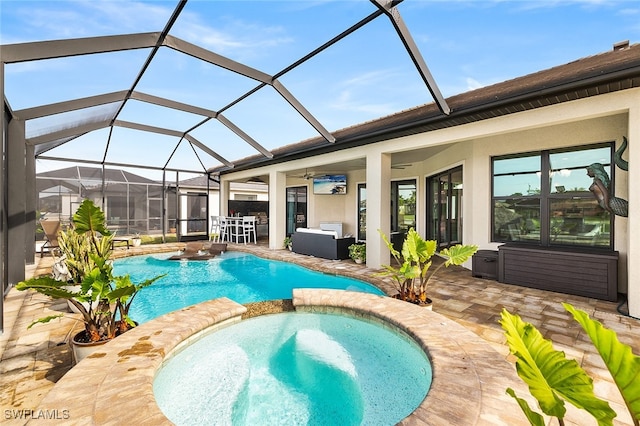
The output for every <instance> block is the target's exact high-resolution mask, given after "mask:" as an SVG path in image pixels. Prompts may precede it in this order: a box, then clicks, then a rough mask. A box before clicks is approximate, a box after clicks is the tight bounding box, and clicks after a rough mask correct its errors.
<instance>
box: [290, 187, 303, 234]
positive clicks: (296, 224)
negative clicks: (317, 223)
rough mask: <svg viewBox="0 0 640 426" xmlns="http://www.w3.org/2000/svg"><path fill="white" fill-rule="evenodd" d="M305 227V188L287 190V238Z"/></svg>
mask: <svg viewBox="0 0 640 426" xmlns="http://www.w3.org/2000/svg"><path fill="white" fill-rule="evenodd" d="M306 227H307V187H306V186H296V187H291V188H287V236H289V235H291V234H293V233H294V232H295V231H296V228H306Z"/></svg>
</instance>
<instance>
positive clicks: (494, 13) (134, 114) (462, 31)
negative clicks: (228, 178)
mask: <svg viewBox="0 0 640 426" xmlns="http://www.w3.org/2000/svg"><path fill="white" fill-rule="evenodd" d="M176 4H177V1H174V0H171V1H169V0H163V1H125V0H117V1H107V0H97V1H96V0H87V1H84V0H80V1H56V0H48V1H43V2H40V1H29V0H25V1H14V0H0V43H1V44H3V45H4V44H13V43H23V42H32V41H43V40H55V39H65V38H81V37H96V36H105V35H116V34H132V33H142V32H159V31H161V30H162V29H163V28H164V26H165V24H166V22H167V20H168V18H169V16H170V15H171V13H172V12H173V10H174V9H175V7H176ZM375 10H376V9H375V7H374V6H373V5H372V4H371V2H369V1H366V0H350V1H349V0H346V1H345V0H342V1H323V0H288V1H286V0H282V1H270V0H262V1H243V0H234V1H224V0H219V1H218V0H210V1H206V0H199V1H195V0H190V1H189V2H188V3H187V6H186V7H185V9H184V10H183V12H182V13H181V15H180V17H179V18H178V20H177V22H176V24H175V25H174V27H173V28H172V30H171V31H170V34H171V35H173V36H175V37H178V38H180V39H182V40H185V41H187V42H189V43H193V44H196V45H199V46H201V47H203V48H205V49H207V50H210V51H212V52H214V53H217V54H219V55H222V56H225V57H227V58H230V59H233V60H235V61H238V62H242V63H244V64H246V65H248V66H250V67H253V68H255V69H258V70H260V71H262V72H265V73H267V74H270V75H273V74H276V73H278V72H280V71H282V70H284V69H285V68H286V67H287V66H288V65H289V64H291V63H293V62H294V61H296V60H298V59H300V58H302V57H304V56H305V55H306V54H308V53H309V52H311V51H312V50H314V49H315V48H317V47H319V46H321V45H322V44H323V43H325V42H327V41H328V40H330V39H331V38H333V37H334V36H335V35H337V34H338V33H340V32H342V31H344V30H345V29H347V28H349V27H350V26H351V25H353V24H355V23H356V22H358V21H360V20H361V19H363V18H364V17H365V16H367V15H369V14H371V13H372V12H374V11H375ZM398 10H399V11H400V15H401V16H402V19H403V20H404V22H405V23H406V25H407V27H408V29H409V31H410V32H411V34H412V36H413V38H414V40H415V42H416V44H417V46H418V48H419V50H420V52H421V54H422V57H423V58H424V60H425V62H426V63H427V66H428V67H429V69H430V71H431V74H432V75H433V78H434V80H435V82H436V84H437V86H438V88H439V89H440V91H441V92H442V93H443V95H444V96H445V97H449V96H452V95H455V94H458V93H462V92H466V91H469V90H474V89H478V88H481V87H484V86H488V85H491V84H495V83H499V82H503V81H506V80H510V79H513V78H516V77H519V76H524V75H527V74H530V73H533V72H537V71H541V70H544V69H547V68H551V67H554V66H558V65H563V64H566V63H568V62H571V61H574V60H577V59H580V58H583V57H587V56H590V55H595V54H598V53H602V52H606V51H609V50H611V49H612V46H613V44H614V43H617V42H620V41H623V40H629V41H630V43H631V44H634V43H637V42H639V41H640V2H638V1H615V0H610V1H605V0H602V1H599V0H585V1H579V0H575V1H553V0H537V1H525V0H522V1H499V0H495V1H491V0H486V1H457V0H448V1H444V0H443V1H439V0H435V1H430V0H404V1H403V2H402V3H400V4H399V6H398ZM148 55H149V50H146V49H142V50H136V51H127V52H115V53H108V54H100V55H91V56H81V57H72V58H64V59H55V60H47V61H37V62H29V63H22V64H8V65H7V66H6V67H5V93H6V97H7V99H8V101H9V103H10V105H11V107H12V109H13V110H14V111H19V110H21V109H23V108H30V107H34V106H38V105H43V104H50V103H55V102H61V101H65V100H71V99H75V98H81V97H86V96H93V95H98V94H103V93H109V92H114V91H120V90H128V89H130V88H131V87H132V85H133V83H134V81H135V79H136V76H137V74H138V71H139V70H140V68H141V66H142V64H143V63H144V61H145V59H146V58H147V56H148ZM279 80H280V81H281V82H282V83H283V84H284V85H285V87H286V88H287V89H288V90H289V92H291V93H292V94H293V95H294V96H295V97H296V99H298V100H299V101H300V102H302V104H303V105H304V106H305V107H306V108H307V109H308V110H309V111H310V112H311V113H312V114H313V115H314V116H315V117H316V118H317V119H318V120H319V121H320V122H321V123H322V125H323V126H324V127H325V128H326V129H327V130H329V131H335V130H339V129H341V128H345V127H349V126H352V125H355V124H359V123H363V122H366V121H368V120H373V119H376V118H379V117H382V116H385V115H389V114H393V113H397V112H400V111H402V110H405V109H409V108H414V107H416V106H419V105H422V104H426V103H430V102H433V98H432V97H431V95H430V93H429V91H428V90H427V88H426V86H425V85H424V83H423V82H422V80H421V79H420V77H419V75H418V73H417V71H416V69H415V67H414V66H413V64H412V63H411V60H410V58H409V56H408V55H407V52H406V50H405V49H404V47H403V46H402V44H401V43H400V40H399V38H398V36H397V34H396V33H395V31H394V29H393V26H392V25H391V23H390V21H389V19H388V18H387V17H385V16H381V17H378V18H376V19H375V20H373V21H372V22H371V23H369V24H367V25H365V26H364V27H363V28H361V29H359V30H358V31H356V32H355V33H354V34H352V35H350V36H348V37H346V38H345V39H344V40H342V41H340V42H339V43H337V44H336V45H334V46H332V47H331V48H329V49H327V50H326V51H324V52H322V53H321V54H320V55H318V56H316V57H314V58H312V59H310V60H308V61H306V62H304V63H303V64H302V65H300V66H298V67H296V68H295V69H294V70H292V71H289V72H287V73H285V74H284V75H282V77H280V78H279ZM255 86H256V82H255V81H252V80H249V79H247V78H245V77H241V76H238V75H236V74H233V73H231V72H229V71H227V70H223V69H221V68H219V67H216V66H213V65H210V64H204V63H202V62H200V61H196V60H194V59H193V58H190V57H188V56H186V55H182V54H178V53H176V52H175V51H173V50H171V49H161V50H160V52H159V53H158V54H157V56H156V58H155V59H154V61H153V63H152V65H151V66H150V67H149V69H148V70H147V72H146V73H145V75H144V76H143V78H142V79H141V80H140V82H139V83H138V85H137V86H136V90H137V91H141V92H144V93H148V94H151V95H155V96H161V97H165V98H169V99H174V100H177V101H179V102H184V103H189V104H193V105H196V106H200V107H203V108H207V109H211V110H214V111H219V110H220V109H222V108H225V107H226V106H228V105H229V103H230V102H231V101H233V100H234V99H236V98H238V97H239V96H241V95H242V94H244V93H246V92H247V91H249V90H251V89H252V88H254V87H255ZM113 108H114V106H113V105H112V106H107V107H101V108H96V109H94V110H92V111H90V112H86V111H85V112H82V113H73V114H71V113H69V114H66V115H65V116H64V117H53V118H51V119H40V120H36V121H34V122H30V123H28V124H27V129H26V131H27V135H28V137H29V136H35V135H38V134H40V133H43V132H46V131H48V130H51V129H57V128H60V126H65V125H67V124H61V123H63V122H66V121H67V120H72V121H74V120H75V121H82V120H86V118H87V115H88V114H89V113H90V114H89V115H92V116H96V117H104V116H105V114H107V113H109V112H110V111H113ZM224 115H225V117H227V118H228V119H229V120H231V121H232V122H233V123H235V124H236V125H238V126H239V127H240V128H242V129H243V130H244V131H245V132H246V133H247V134H249V135H250V136H251V137H252V138H253V139H255V140H256V141H257V142H258V143H260V144H261V145H262V146H264V147H265V148H266V149H274V148H276V147H280V146H284V145H287V144H291V143H295V142H299V141H301V140H304V139H308V138H311V137H315V136H317V135H318V133H317V132H316V131H315V130H314V129H313V128H312V127H311V126H310V125H309V124H308V123H307V122H306V121H305V120H304V119H302V117H301V116H300V115H299V114H297V113H296V112H295V111H294V110H292V108H291V107H290V106H289V105H288V104H287V103H286V102H285V101H284V100H283V99H282V97H280V96H279V95H278V94H277V93H276V92H275V91H274V90H272V89H271V88H266V89H261V90H259V91H258V92H256V94H255V95H251V96H250V97H248V98H247V99H245V100H243V101H241V102H239V103H238V104H237V105H234V106H233V107H231V108H228V109H226V110H225V111H224ZM119 118H120V119H121V120H125V121H133V122H141V123H143V124H148V125H152V126H156V127H163V128H171V129H175V130H180V131H182V132H184V131H186V130H188V129H190V128H191V127H192V126H194V125H195V124H197V123H199V122H200V121H201V120H202V117H200V116H194V115H192V114H187V113H182V112H176V111H167V110H166V109H165V108H160V107H156V106H150V105H148V104H145V103H142V102H128V103H127V104H126V106H125V108H124V109H123V111H122V114H121V116H120V117H119ZM192 135H193V136H194V137H196V138H197V139H198V140H199V141H201V142H203V143H205V144H206V145H207V146H209V147H210V148H211V149H213V150H214V151H216V152H218V153H219V154H220V155H222V156H223V157H224V158H226V159H228V160H235V159H239V158H242V157H245V156H248V155H253V154H255V153H256V151H255V150H254V149H253V148H251V147H250V146H249V145H247V144H246V143H244V142H243V141H242V140H240V139H239V138H238V137H237V136H236V135H234V134H232V133H231V132H230V131H229V130H228V129H226V128H225V127H224V126H223V125H221V124H220V123H219V122H217V121H216V120H212V121H210V122H208V123H206V124H205V125H203V126H201V127H199V128H198V129H196V130H194V131H193V132H192ZM108 137H109V129H103V130H99V131H95V132H91V133H89V134H87V135H84V136H82V137H81V138H78V139H76V140H74V141H72V142H69V143H68V144H66V145H64V146H62V147H59V148H56V149H54V150H51V151H50V152H48V153H47V155H49V156H52V157H70V158H78V159H89V160H92V161H100V160H102V159H103V158H104V159H106V161H111V162H116V163H126V164H130V163H132V162H138V164H145V165H150V166H153V167H159V166H160V167H161V166H164V165H166V166H167V167H176V168H183V169H186V170H201V169H203V168H209V167H213V166H216V165H218V164H219V162H218V160H216V159H214V158H212V157H210V156H209V155H207V154H206V153H204V152H202V151H199V150H198V149H194V148H192V147H190V146H189V145H188V144H187V143H186V142H180V143H178V142H179V138H178V139H176V138H174V137H167V136H162V135H157V134H149V133H146V132H139V131H135V130H131V129H124V128H115V129H114V130H113V134H112V139H111V143H110V144H109V149H108V150H106V151H105V148H106V144H105V141H106V140H107V139H108ZM176 147H177V148H176ZM105 152H106V154H105ZM172 153H174V154H173V156H172ZM196 154H197V155H196ZM169 158H170V160H168V159H169ZM167 161H169V162H168V163H167ZM37 164H38V167H39V170H41V169H42V170H43V169H47V168H52V167H53V166H51V165H50V162H47V161H44V160H39V161H38V163H37ZM56 164H57V163H56ZM53 168H55V167H53Z"/></svg>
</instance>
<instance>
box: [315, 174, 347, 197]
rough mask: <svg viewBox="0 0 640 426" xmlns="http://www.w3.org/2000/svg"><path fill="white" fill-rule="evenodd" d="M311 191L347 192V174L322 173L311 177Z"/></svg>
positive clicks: (340, 193) (320, 192) (338, 193)
mask: <svg viewBox="0 0 640 426" xmlns="http://www.w3.org/2000/svg"><path fill="white" fill-rule="evenodd" d="M313 193H314V194H320V195H322V194H327V195H343V194H346V193H347V175H324V176H318V177H314V178H313Z"/></svg>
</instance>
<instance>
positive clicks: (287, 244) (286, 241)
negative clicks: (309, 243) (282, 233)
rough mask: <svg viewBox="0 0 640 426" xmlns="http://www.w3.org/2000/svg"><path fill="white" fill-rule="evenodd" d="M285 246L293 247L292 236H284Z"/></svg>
mask: <svg viewBox="0 0 640 426" xmlns="http://www.w3.org/2000/svg"><path fill="white" fill-rule="evenodd" d="M282 244H283V245H284V248H288V249H290V248H291V237H284V241H283V242H282Z"/></svg>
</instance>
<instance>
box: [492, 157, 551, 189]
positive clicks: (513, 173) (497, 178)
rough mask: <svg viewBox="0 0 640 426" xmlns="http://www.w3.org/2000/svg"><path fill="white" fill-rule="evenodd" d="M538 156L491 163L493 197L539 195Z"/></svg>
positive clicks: (506, 159)
mask: <svg viewBox="0 0 640 426" xmlns="http://www.w3.org/2000/svg"><path fill="white" fill-rule="evenodd" d="M540 167H541V166H540V155H532V156H527V157H522V158H505V159H501V160H494V161H493V173H494V177H493V196H494V197H509V196H522V195H535V194H540Z"/></svg>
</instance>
